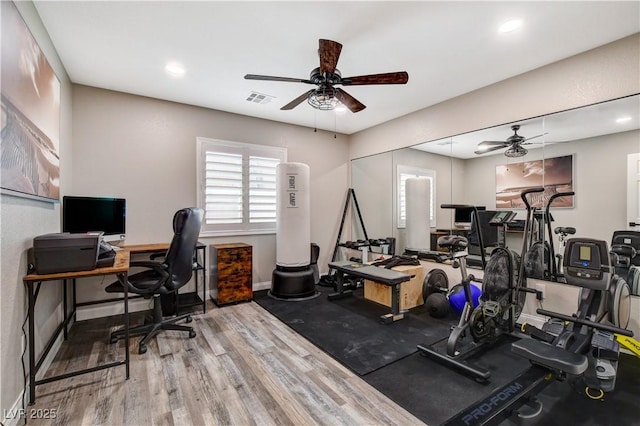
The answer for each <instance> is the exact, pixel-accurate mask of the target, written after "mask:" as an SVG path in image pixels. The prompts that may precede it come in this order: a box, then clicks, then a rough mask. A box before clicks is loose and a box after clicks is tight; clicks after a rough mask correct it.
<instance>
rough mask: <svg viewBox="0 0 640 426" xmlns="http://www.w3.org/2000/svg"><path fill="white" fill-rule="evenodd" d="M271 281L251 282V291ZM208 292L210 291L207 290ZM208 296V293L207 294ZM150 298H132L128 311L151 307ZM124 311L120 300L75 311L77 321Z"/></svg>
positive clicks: (83, 307)
mask: <svg viewBox="0 0 640 426" xmlns="http://www.w3.org/2000/svg"><path fill="white" fill-rule="evenodd" d="M270 288H271V281H263V282H260V283H253V291H260V290H269V289H270ZM207 293H210V292H207ZM208 296H209V295H208ZM150 303H152V302H151V300H150V299H134V300H130V301H129V312H139V311H146V310H148V309H151V306H150ZM123 313H124V306H122V302H111V303H103V304H100V305H90V306H81V307H79V308H78V310H77V312H76V316H77V321H84V320H88V319H94V318H103V317H109V316H112V315H121V314H123Z"/></svg>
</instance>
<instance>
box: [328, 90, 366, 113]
mask: <svg viewBox="0 0 640 426" xmlns="http://www.w3.org/2000/svg"><path fill="white" fill-rule="evenodd" d="M335 94H336V98H338V100H340V102H342V104H343V105H344V106H346V107H347V108H349V110H350V111H351V112H359V111H362V110H363V109H365V108H366V106H365V105H364V104H363V103H361V102H360V101H359V100H357V99H356V98H354V97H353V96H351V95H350V94H348V93H347V92H345V91H344V90H342V89H338V88H336V89H335Z"/></svg>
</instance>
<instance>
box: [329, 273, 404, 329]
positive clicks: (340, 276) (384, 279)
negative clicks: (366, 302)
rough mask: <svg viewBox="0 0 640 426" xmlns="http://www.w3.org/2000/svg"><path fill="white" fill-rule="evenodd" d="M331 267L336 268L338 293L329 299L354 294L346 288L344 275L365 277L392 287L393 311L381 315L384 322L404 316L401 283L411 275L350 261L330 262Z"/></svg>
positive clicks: (390, 321) (332, 294)
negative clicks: (401, 301)
mask: <svg viewBox="0 0 640 426" xmlns="http://www.w3.org/2000/svg"><path fill="white" fill-rule="evenodd" d="M329 269H335V271H336V287H337V288H336V290H337V293H331V294H329V296H328V297H329V300H336V299H341V298H343V297H346V296H350V295H351V294H352V291H351V290H345V289H344V275H351V276H353V277H356V278H364V279H365V280H370V281H373V282H376V283H379V284H383V285H387V286H389V287H391V313H389V314H385V315H382V316H381V317H380V319H381V320H382V322H384V323H385V324H389V323H392V322H394V321H398V320H401V319H403V318H404V314H405V311H401V310H400V284H402V283H404V282H406V281H410V280H411V275H408V274H403V273H402V272H398V271H394V270H391V269H385V268H379V267H377V266H373V265H363V264H361V263H354V262H349V261H341V262H330V263H329Z"/></svg>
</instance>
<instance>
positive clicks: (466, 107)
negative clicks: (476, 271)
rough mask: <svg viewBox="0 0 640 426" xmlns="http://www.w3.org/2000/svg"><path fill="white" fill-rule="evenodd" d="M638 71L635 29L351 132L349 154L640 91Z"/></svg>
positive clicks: (639, 44)
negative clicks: (431, 104)
mask: <svg viewBox="0 0 640 426" xmlns="http://www.w3.org/2000/svg"><path fill="white" fill-rule="evenodd" d="M559 42H560V41H559ZM639 76H640V34H634V35H632V36H629V37H626V38H624V39H621V40H618V41H616V42H613V43H610V44H607V45H605V46H601V47H599V48H596V49H593V50H590V51H588V52H585V53H581V54H579V55H576V56H572V57H570V58H567V59H564V60H561V61H558V62H555V63H553V64H550V65H547V66H544V67H541V68H538V69H536V70H533V71H530V72H527V73H524V74H521V75H518V76H515V77H513V78H510V79H507V80H504V81H501V82H498V83H496V84H492V85H490V86H487V87H484V88H482V89H479V90H475V91H473V92H470V93H467V94H465V95H462V96H458V97H457V98H454V99H450V100H448V101H445V102H442V103H440V104H437V105H434V106H432V107H429V108H425V109H423V110H420V111H417V112H415V113H412V114H408V115H406V116H404V117H400V118H398V119H395V120H392V121H389V122H387V123H383V124H381V125H378V126H376V127H373V128H370V129H368V130H364V131H362V132H359V133H357V134H355V135H352V136H351V147H350V149H351V151H350V157H351V158H359V157H364V156H366V155H371V154H376V153H380V152H385V151H389V150H392V149H396V148H403V147H407V146H411V145H416V144H419V143H423V142H428V141H432V140H436V139H440V138H444V137H447V136H453V135H459V134H462V133H467V132H471V131H474V130H478V129H483V128H486V127H493V126H495V125H498V124H503V123H509V122H513V121H518V120H522V119H525V118H530V117H537V116H540V115H545V114H549V113H552V112H558V111H564V110H566V109H571V108H576V107H579V106H584V105H589V104H593V103H596V102H601V101H606V100H610V99H615V98H619V97H623V96H627V95H632V94H636V93H640V78H638V77H639ZM409 84H411V82H409ZM434 84H438V82H434Z"/></svg>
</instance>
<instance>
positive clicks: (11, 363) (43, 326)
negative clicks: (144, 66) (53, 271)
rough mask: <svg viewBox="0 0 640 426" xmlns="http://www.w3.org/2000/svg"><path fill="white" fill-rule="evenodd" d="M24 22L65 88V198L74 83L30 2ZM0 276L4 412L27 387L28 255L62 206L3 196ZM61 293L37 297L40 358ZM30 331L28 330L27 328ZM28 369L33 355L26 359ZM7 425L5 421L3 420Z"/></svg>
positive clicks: (52, 286)
mask: <svg viewBox="0 0 640 426" xmlns="http://www.w3.org/2000/svg"><path fill="white" fill-rule="evenodd" d="M16 6H17V7H18V10H19V11H20V13H21V15H22V17H23V19H24V20H25V22H26V23H27V25H28V27H29V29H30V30H31V33H32V34H33V36H34V37H35V39H36V41H37V42H38V44H39V46H40V49H41V50H42V51H43V52H44V54H45V56H46V57H47V60H48V61H49V64H50V65H51V67H52V68H53V69H54V71H55V73H56V75H57V76H58V79H59V80H60V83H61V99H60V101H61V111H60V120H61V123H60V187H61V192H62V193H64V192H65V191H66V189H67V188H68V187H69V183H70V182H71V166H72V162H71V158H72V157H71V145H72V140H71V84H70V82H69V78H68V76H67V74H66V72H65V70H64V67H63V66H62V64H61V62H60V59H59V58H58V56H57V53H56V51H55V49H54V47H53V46H52V44H51V40H50V39H49V36H48V34H47V33H46V31H45V30H44V27H43V25H42V22H41V21H40V18H39V16H38V14H37V12H36V11H35V9H34V7H33V4H32V3H30V2H16ZM0 204H1V206H0V209H1V210H0V227H1V231H2V238H1V239H0V240H1V244H0V247H1V249H2V250H1V253H2V254H1V256H0V262H1V277H2V281H1V283H2V285H0V306H1V309H0V325H1V326H0V342H1V344H0V403H1V405H2V407H1V408H2V409H3V411H2V412H3V413H4V412H5V411H4V410H9V409H10V408H16V406H14V404H16V403H17V402H18V400H19V397H20V394H21V392H22V389H23V386H24V383H23V379H22V366H21V362H20V356H21V350H22V340H23V337H22V330H21V327H22V324H23V322H24V320H25V317H26V313H27V298H26V292H25V287H24V285H23V284H22V277H23V276H24V275H25V273H26V270H27V256H26V251H27V249H28V248H29V247H31V245H32V243H33V237H35V236H37V235H41V234H46V233H49V232H58V231H59V230H60V209H59V206H60V205H59V204H52V203H49V202H42V201H35V200H30V199H26V198H18V197H14V196H11V195H1V196H0ZM61 300H62V291H61V287H60V285H58V284H57V283H45V284H44V285H43V286H42V290H41V291H40V294H39V296H38V303H37V312H36V316H35V320H36V332H35V342H36V350H35V353H36V355H39V354H40V353H41V352H42V348H43V345H44V344H45V343H46V342H47V340H48V339H49V337H50V336H51V335H52V333H53V330H54V329H55V328H56V327H57V325H58V320H59V319H60V318H62V307H61ZM26 328H27V327H26V326H25V329H26ZM24 360H25V364H26V366H27V367H28V362H29V361H28V355H25V358H24ZM2 422H3V423H4V422H5V420H4V418H3V420H2Z"/></svg>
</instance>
